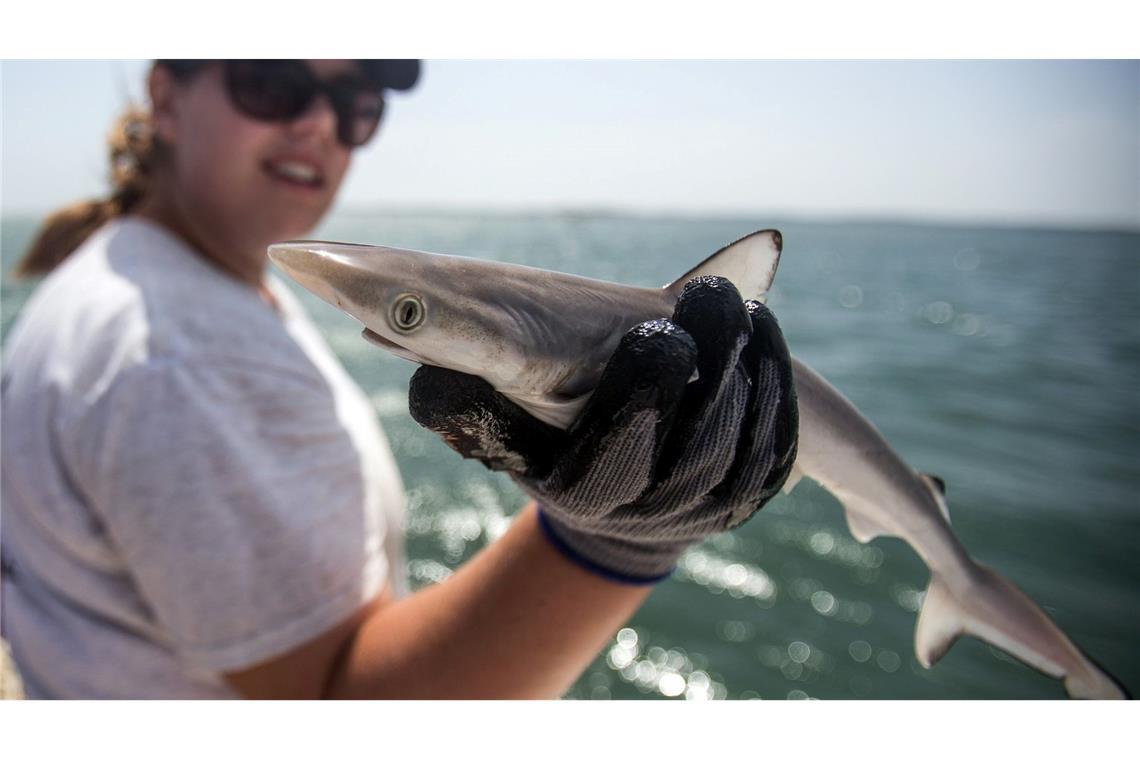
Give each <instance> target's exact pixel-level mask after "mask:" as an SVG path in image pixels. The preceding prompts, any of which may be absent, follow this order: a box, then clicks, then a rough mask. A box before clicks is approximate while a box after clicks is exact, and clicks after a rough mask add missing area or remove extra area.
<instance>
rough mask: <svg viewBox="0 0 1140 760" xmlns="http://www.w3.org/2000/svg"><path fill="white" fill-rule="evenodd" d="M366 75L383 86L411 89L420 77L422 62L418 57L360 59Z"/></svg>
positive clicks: (394, 88)
mask: <svg viewBox="0 0 1140 760" xmlns="http://www.w3.org/2000/svg"><path fill="white" fill-rule="evenodd" d="M360 68H361V69H363V70H364V76H366V77H368V78H369V79H371V80H372V81H373V82H376V83H377V84H379V85H380V86H381V87H387V88H389V89H392V90H410V89H412V87H414V86H415V84H416V82H417V81H418V80H419V78H420V62H419V60H418V59H416V58H392V59H388V60H384V59H380V58H369V59H366V60H361V61H360Z"/></svg>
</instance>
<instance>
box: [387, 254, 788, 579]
mask: <svg viewBox="0 0 1140 760" xmlns="http://www.w3.org/2000/svg"><path fill="white" fill-rule="evenodd" d="M694 369H696V370H697V379H696V380H693V381H692V382H690V380H691V378H692V377H693V374H694ZM409 406H410V409H411V413H412V416H413V417H414V418H415V419H416V421H417V422H419V423H420V424H421V425H423V426H424V427H426V428H428V429H430V430H433V431H435V432H436V433H438V434H440V435H441V436H442V437H443V438H444V439H445V440H446V441H447V443H448V444H449V445H450V446H451V447H452V448H453V449H455V450H456V451H458V452H459V453H460V454H462V455H463V456H465V457H469V458H477V459H480V460H481V461H482V462H483V463H484V464H486V465H487V466H488V467H490V468H491V469H497V470H506V471H508V472H509V473H510V475H511V477H512V478H513V479H514V481H515V482H516V483H518V485H519V487H521V488H522V490H523V491H525V492H526V493H528V494H530V495H531V496H533V497H534V498H535V500H536V501H537V502H538V504H539V510H540V519H541V521H542V525H543V528H544V530H545V532H546V535H547V537H548V538H550V540H551V541H552V542H553V543H554V544H555V545H556V546H558V547H559V548H560V549H561V550H562V551H563V552H564V553H566V554H567V555H568V556H570V557H571V558H572V559H574V560H576V561H577V562H578V563H579V564H581V565H583V566H585V567H587V568H589V569H591V570H593V571H594V572H596V573H599V574H601V575H604V576H606V577H609V578H612V579H616V580H621V581H626V582H654V581H657V580H660V579H661V578H664V577H666V576H667V575H668V574H669V573H670V572H671V571H672V568H673V567H674V565H675V564H676V562H677V560H678V558H679V557H680V555H681V553H682V552H683V551H684V550H685V549H686V547H688V546H690V545H691V544H693V543H695V542H697V541H700V540H701V539H702V538H704V537H705V536H708V535H710V534H712V533H716V532H719V531H723V530H727V529H729V528H733V527H736V526H737V525H739V524H740V523H742V522H744V521H745V520H746V519H748V518H749V517H750V516H751V515H752V514H754V513H755V512H756V511H757V510H758V509H760V507H762V506H763V505H764V504H765V502H767V501H768V499H770V498H771V497H772V496H774V495H775V494H776V493H777V492H779V490H780V488H781V487H782V486H783V483H784V481H785V480H786V479H787V477H788V474H789V472H790V470H791V467H792V464H793V463H794V462H795V458H796V439H797V431H798V415H797V409H796V397H795V389H794V386H793V383H792V368H791V361H790V357H789V355H788V349H787V346H786V345H785V344H784V339H783V335H782V333H781V332H780V328H779V325H778V324H777V322H776V318H775V317H774V316H773V315H772V313H771V312H770V311H768V309H767V308H766V307H765V306H764V305H762V304H760V303H758V302H756V301H748V302H747V303H744V302H742V301H741V298H740V294H739V293H738V292H737V290H736V288H735V286H733V284H732V283H731V282H729V281H728V280H726V279H724V278H720V277H701V278H698V279H695V280H693V281H691V282H689V283H688V284H687V285H686V286H685V289H684V291H683V292H682V294H681V297H680V299H679V300H678V302H677V306H676V308H675V310H674V312H673V317H672V319H671V320H666V319H656V320H652V321H649V322H643V323H642V324H640V325H637V326H636V327H634V328H633V329H631V330H630V331H629V332H628V333H627V334H626V335H625V336H624V338H623V339H622V341H621V344H620V345H619V346H618V349H617V350H616V351H615V352H614V354H613V356H612V358H611V359H610V361H609V363H608V364H607V366H606V369H605V372H604V374H603V375H602V378H601V380H600V381H599V383H598V386H597V388H596V390H595V391H594V394H593V396H592V397H591V398H590V400H589V402H588V403H587V405H586V407H585V408H584V409H583V411H582V414H581V416H580V417H579V418H578V420H577V421H576V422H575V423H574V424H573V425H572V426H571V427H570V429H569V430H565V431H563V430H559V429H557V428H554V427H551V426H549V425H547V424H545V423H543V422H540V421H539V420H537V419H535V418H534V417H531V416H530V415H529V414H527V413H526V412H525V411H523V410H522V409H521V408H520V407H518V406H516V405H515V404H514V403H512V402H511V401H510V400H509V399H507V398H506V397H504V396H502V395H500V394H498V393H496V392H495V391H494V389H492V388H491V386H490V385H489V384H488V383H487V382H486V381H484V380H482V379H481V378H478V377H473V376H471V375H466V374H463V373H459V372H454V371H452V370H445V369H440V368H437V367H427V366H425V367H421V368H420V369H419V370H417V371H416V373H415V375H414V376H413V377H412V382H411V387H410V394H409Z"/></svg>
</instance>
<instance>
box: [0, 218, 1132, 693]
mask: <svg viewBox="0 0 1140 760" xmlns="http://www.w3.org/2000/svg"><path fill="white" fill-rule="evenodd" d="M33 224H34V220H28V219H20V218H6V219H4V220H3V226H2V229H0V232H2V245H3V249H2V253H3V266H4V271H5V273H6V272H7V271H8V269H9V268H10V266H11V264H12V262H14V261H15V259H16V258H17V257H18V256H19V254H20V252H21V251H22V249H23V247H24V245H25V244H26V241H27V240H28V238H29V236H30V235H31V233H32V231H33ZM761 227H777V228H779V229H780V230H781V231H782V232H783V235H784V241H785V251H784V256H783V260H782V263H781V265H780V271H779V274H778V276H777V278H776V285H775V287H774V289H773V292H772V294H771V297H770V300H769V305H770V306H771V307H772V308H773V310H774V311H775V312H776V314H777V316H778V317H779V319H780V323H781V325H782V326H783V329H784V332H785V334H786V336H787V339H788V343H789V345H790V346H791V348H792V351H793V353H795V354H797V355H798V356H800V357H801V358H802V359H804V360H805V361H807V362H808V363H809V364H810V365H812V366H813V367H815V368H816V369H817V370H819V371H820V372H821V373H822V374H823V375H824V376H825V377H827V378H828V379H829V380H830V381H831V382H832V383H833V384H834V385H836V386H837V387H838V388H839V389H840V390H841V391H842V392H843V393H844V394H845V395H847V396H848V398H850V399H851V400H852V401H853V402H854V403H855V404H856V406H858V407H859V408H860V409H861V410H862V411H863V412H864V413H865V414H866V415H867V416H868V417H869V418H870V419H871V420H872V421H873V422H874V423H875V424H876V425H877V426H878V427H879V428H880V430H882V432H883V433H884V434H885V435H886V437H887V439H888V440H889V441H891V442H892V444H893V445H894V446H895V447H896V448H897V449H898V450H899V451H900V452H901V453H902V454H903V456H904V458H905V459H907V461H909V462H910V463H911V464H912V465H913V466H915V467H916V468H918V469H920V470H923V471H927V472H932V473H935V474H937V475H940V476H941V477H943V478H944V479H945V480H946V482H947V484H948V498H949V503H950V512H951V517H952V520H953V526H954V530H955V532H956V533H957V534H958V536H959V537H960V538H961V539H962V541H963V543H964V544H965V546H966V547H967V549H968V550H969V551H970V552H971V554H973V555H974V556H975V557H976V558H977V559H979V560H980V561H982V562H984V563H986V564H988V565H990V566H992V567H994V568H996V569H998V570H999V571H1000V572H1002V573H1003V574H1005V575H1006V576H1008V577H1009V578H1010V579H1011V580H1013V581H1014V582H1015V583H1017V584H1018V585H1019V586H1021V587H1022V588H1023V589H1024V590H1025V591H1026V592H1027V593H1028V594H1029V595H1030V596H1031V597H1032V598H1033V599H1035V600H1036V601H1037V602H1038V603H1040V604H1041V605H1042V606H1043V607H1044V608H1045V610H1046V611H1047V612H1048V613H1049V614H1050V615H1051V616H1052V617H1053V618H1054V619H1055V620H1057V622H1058V623H1059V624H1060V625H1061V627H1062V628H1063V629H1064V630H1065V631H1067V632H1068V633H1069V635H1070V636H1071V637H1072V638H1073V639H1074V641H1076V642H1077V643H1078V644H1079V645H1080V646H1081V647H1083V648H1084V649H1085V650H1086V651H1088V652H1089V653H1090V654H1091V655H1092V656H1093V657H1094V658H1095V659H1096V660H1098V661H1099V662H1101V663H1102V664H1104V665H1105V666H1106V667H1108V668H1109V669H1110V670H1112V671H1113V672H1114V673H1115V674H1116V675H1117V676H1118V677H1119V678H1121V680H1123V681H1124V682H1125V684H1127V685H1128V686H1129V687H1130V688H1131V689H1132V691H1133V692H1136V691H1138V690H1140V646H1138V645H1140V615H1138V614H1137V611H1138V610H1140V560H1138V559H1137V557H1136V554H1135V548H1134V547H1135V545H1136V544H1137V542H1138V541H1140V509H1138V508H1137V503H1136V496H1135V494H1136V493H1137V491H1138V490H1140V467H1138V466H1137V454H1138V453H1140V446H1138V444H1140V413H1138V411H1137V400H1136V398H1137V397H1136V394H1137V389H1138V388H1140V235H1138V234H1134V233H1120V232H1077V231H1056V230H1023V229H969V228H961V227H933V226H922V225H889V224H840V223H830V224H822V223H806V222H802V221H787V220H781V219H769V218H755V219H659V218H648V217H645V218H636V217H618V216H612V217H610V216H601V215H594V216H591V215H544V216H486V215H455V214H451V215H444V214H434V215H433V214H380V213H377V214H362V213H356V214H352V213H341V214H339V215H338V216H335V217H333V218H332V219H330V221H329V222H328V223H327V224H326V225H325V226H324V227H323V228H322V229H321V230H319V231H318V232H317V233H316V235H315V236H319V237H325V238H331V239H337V240H345V241H352V242H360V243H383V244H387V245H395V246H400V247H406V248H416V249H420V250H429V251H436V252H440V253H453V254H461V255H467V256H476V257H484V258H488V259H497V260H502V261H510V262H517V263H524V264H529V265H533V266H539V267H547V268H552V269H559V270H562V271H566V272H572V273H575V274H580V275H585V276H590V277H596V278H601V279H608V280H614V281H618V282H623V283H628V284H634V285H646V286H648V285H661V284H664V283H665V282H668V281H670V280H672V279H674V278H675V277H677V276H678V275H680V274H681V273H682V272H684V271H686V270H687V269H688V268H689V267H691V266H692V265H693V264H695V263H696V262H697V261H699V260H700V259H702V258H703V257H705V256H707V255H708V254H709V253H711V252H712V251H714V250H716V249H718V248H720V247H721V246H723V245H724V244H725V243H727V242H729V241H731V240H734V239H736V238H738V237H740V236H742V235H744V234H746V233H748V232H751V231H752V230H754V229H758V228H761ZM31 287H32V285H28V284H19V283H13V282H12V281H11V280H10V279H9V278H7V277H5V279H4V280H3V292H2V302H0V309H2V315H3V325H2V329H3V333H4V334H7V331H8V329H9V327H10V325H11V322H12V319H13V318H14V317H15V315H16V314H17V312H18V311H19V308H20V307H21V305H22V304H23V302H24V300H25V299H26V297H27V293H28V292H29V290H30V288H31ZM297 290H298V292H299V293H300V296H301V298H302V300H303V302H304V303H305V304H306V306H307V307H308V308H309V309H310V311H311V313H312V314H313V316H314V318H315V320H316V322H317V324H318V325H319V327H320V328H321V329H322V331H323V332H324V334H325V336H326V337H327V339H328V340H329V342H330V344H331V345H332V347H333V349H334V350H335V351H336V353H337V354H338V355H339V356H340V358H341V360H342V361H343V362H344V364H345V366H346V367H347V368H348V371H349V372H350V373H351V374H352V375H353V376H354V377H355V378H356V380H357V381H358V382H359V383H360V384H361V385H362V386H363V387H364V389H365V390H366V391H367V392H368V393H369V394H370V395H371V397H372V399H373V401H374V404H375V408H376V413H377V414H378V415H379V417H380V419H381V421H382V423H383V425H384V428H385V430H386V431H387V433H388V435H389V437H390V438H391V441H392V446H393V450H394V452H395V455H396V458H397V460H398V461H399V464H400V468H401V470H402V473H403V476H404V481H405V484H406V486H407V489H408V506H409V512H408V545H409V555H410V558H411V561H410V564H409V572H410V573H411V577H412V582H413V586H417V587H418V586H423V585H426V584H429V583H433V582H436V581H438V580H440V579H441V578H444V577H446V576H447V575H448V574H449V573H450V572H451V571H452V569H453V568H455V567H456V566H457V565H459V564H460V563H461V562H463V561H464V560H465V559H466V558H468V557H470V556H471V555H472V554H473V553H474V552H475V551H477V550H478V549H479V548H480V547H482V546H483V545H484V544H485V543H486V542H487V541H488V540H489V539H491V538H493V537H494V536H497V535H499V534H500V533H501V532H502V531H503V530H504V529H505V526H506V524H507V523H508V521H509V517H510V515H512V514H513V513H514V512H515V511H516V510H517V509H518V508H519V507H520V506H521V505H522V503H523V497H522V496H521V495H520V493H519V492H518V491H517V490H516V489H515V488H514V487H513V486H512V484H511V483H510V481H509V480H508V479H507V478H506V477H505V476H502V475H499V474H495V473H491V472H488V471H486V470H485V469H483V467H482V466H480V465H478V464H477V463H473V462H467V461H464V460H461V459H460V458H459V457H458V455H456V454H454V453H453V452H452V451H451V450H450V449H448V448H447V447H446V446H445V445H444V444H443V443H441V442H440V441H439V440H437V439H436V438H435V437H434V436H433V435H432V434H430V433H427V432H426V431H424V430H422V429H421V428H419V427H418V426H417V425H416V424H415V423H414V422H413V421H412V420H411V418H410V417H409V416H408V413H407V383H408V378H409V377H410V375H411V373H412V371H413V370H414V365H411V364H409V363H407V362H404V361H403V360H400V359H397V358H395V357H392V356H389V355H388V354H386V353H384V352H382V351H379V350H377V349H375V348H374V347H372V346H370V345H369V344H367V343H365V342H364V341H363V340H362V339H361V338H360V337H359V329H360V328H359V325H357V324H356V323H355V322H354V321H353V320H351V319H350V318H348V317H346V316H344V315H342V314H341V313H339V312H337V311H336V310H335V309H333V308H332V307H330V306H327V305H326V304H324V303H323V302H320V301H318V300H317V299H315V298H314V297H312V296H310V295H309V294H308V293H306V292H303V291H300V289H299V288H298V289H297ZM927 575H928V574H927V571H926V569H925V566H924V565H923V564H922V563H921V562H920V561H919V560H918V558H917V557H916V556H915V554H914V553H913V552H912V551H911V550H910V549H909V548H908V547H907V546H906V545H905V544H903V543H902V542H900V541H898V540H895V539H878V540H876V541H874V542H872V543H871V544H869V545H861V544H858V543H856V542H855V541H854V540H853V539H852V538H851V536H850V535H849V534H848V532H847V530H846V526H845V524H844V521H843V517H842V512H841V510H840V508H839V505H838V503H837V502H836V501H835V500H834V499H833V498H831V496H830V495H829V494H827V493H826V492H825V491H823V490H822V489H821V488H819V487H817V486H816V485H815V484H813V483H809V482H805V483H803V484H802V485H800V486H799V487H798V488H797V489H796V491H795V492H794V493H793V494H791V495H788V496H779V497H777V498H775V499H774V500H773V501H771V502H770V503H769V504H768V505H767V506H766V507H765V508H764V509H763V511H762V512H761V513H760V514H759V515H757V516H756V517H755V518H754V519H752V520H751V521H749V522H748V523H746V524H745V525H744V526H742V527H741V528H740V529H739V530H737V531H735V532H733V533H731V534H728V535H724V536H719V537H716V538H713V539H710V540H708V541H706V542H705V543H704V544H702V545H700V546H699V547H696V548H694V549H693V550H691V551H690V552H689V553H688V554H687V555H686V557H685V558H684V561H683V562H682V564H681V566H680V567H679V569H678V571H677V572H676V573H675V575H674V577H673V578H672V579H671V580H669V581H667V582H666V583H664V584H662V585H661V586H659V587H658V588H657V589H656V590H655V591H654V592H653V594H652V595H651V596H650V598H649V601H648V602H647V603H646V604H645V605H644V607H642V609H641V610H640V611H639V612H638V613H637V614H636V615H635V616H634V618H633V619H632V620H631V621H630V622H629V625H628V627H627V628H625V629H623V630H622V631H621V632H620V633H619V634H618V635H617V636H616V637H615V638H614V640H613V641H612V642H610V644H609V645H608V646H607V647H606V649H605V650H604V651H603V652H602V654H601V655H600V656H599V657H598V659H597V660H596V661H595V662H594V663H593V664H592V665H591V667H590V668H589V669H588V671H587V672H586V673H585V674H584V675H583V676H582V678H581V679H580V680H579V681H578V683H577V684H576V685H575V686H574V688H573V689H572V690H571V692H570V695H569V696H570V697H572V698H580V699H591V698H593V699H598V698H601V699H604V698H645V697H657V698H666V697H669V698H690V699H702V698H730V699H737V698H749V697H762V698H766V699H767V698H774V699H784V698H805V697H814V698H823V699H836V698H839V699H850V698H894V699H898V698H981V699H990V698H1027V699H1036V698H1059V697H1061V696H1063V691H1062V689H1061V687H1060V685H1059V684H1058V683H1057V682H1055V681H1053V680H1052V679H1049V678H1046V677H1044V676H1041V675H1039V674H1037V673H1036V672H1034V671H1032V670H1031V669H1029V668H1027V667H1025V666H1024V665H1021V664H1020V663H1018V662H1016V661H1014V660H1012V659H1011V658H1010V657H1008V656H1006V655H1005V654H1003V653H1001V652H998V651H997V650H995V649H993V648H991V647H989V646H987V645H985V644H983V643H981V642H978V641H976V640H973V639H963V640H961V641H959V642H958V643H957V644H955V645H954V647H953V648H952V649H951V650H950V652H949V653H948V654H947V655H946V657H945V658H944V659H943V660H942V662H940V663H939V664H938V665H937V666H935V668H934V669H932V670H930V671H927V670H924V669H922V668H921V667H920V666H919V665H918V663H917V662H916V660H915V658H914V647H913V634H914V625H915V619H916V613H917V610H918V608H919V605H920V604H921V600H922V594H923V590H924V588H925V586H926V582H927Z"/></svg>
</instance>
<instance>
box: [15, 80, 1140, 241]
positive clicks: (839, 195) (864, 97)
mask: <svg viewBox="0 0 1140 760" xmlns="http://www.w3.org/2000/svg"><path fill="white" fill-rule="evenodd" d="M148 65H149V64H148V62H147V61H141V60H134V61H105V60H104V61H5V62H4V63H3V64H2V69H0V87H2V95H0V98H2V99H0V109H2V111H3V121H2V130H3V131H2V138H0V139H2V150H3V152H2V154H0V170H2V184H0V209H2V211H3V213H43V212H45V211H48V210H51V209H53V208H55V207H58V206H61V205H64V204H66V203H69V202H71V201H72V200H76V199H79V198H82V197H89V196H94V195H98V194H101V193H102V192H103V190H104V188H105V185H104V179H103V178H104V175H105V172H106V165H105V161H106V158H105V155H104V147H103V140H104V135H105V133H106V130H107V128H108V126H109V125H110V123H111V121H112V119H113V118H114V116H115V114H116V113H117V112H118V111H119V110H121V109H122V107H123V106H124V105H126V104H127V103H128V102H129V101H130V100H131V99H134V100H135V101H141V100H142V82H143V77H144V75H145V72H146V69H147V66H148ZM338 208H341V209H420V208H431V209H441V208H442V209H460V210H490V211H505V210H538V211H545V210H560V209H574V210H603V209H604V210H612V211H618V212H634V213H653V214H686V215H688V214H714V215H735V214H748V215H755V214H766V215H779V216H783V217H786V216H797V217H803V218H811V219H830V218H844V219H849V218H867V219H901V220H914V221H934V222H951V223H967V224H968V223H984V224H1029V225H1043V226H1050V227H1057V226H1062V227H1064V226H1074V227H1112V228H1127V229H1140V62H1137V61H1072V60H1066V61H847V62H844V61H782V62H781V61H628V60H621V61H617V60H584V61H583V60H577V61H559V60H537V61H535V60H508V61H502V60H500V61H494V60H427V61H425V64H424V73H423V76H422V78H421V81H420V84H419V85H418V87H417V88H416V89H415V90H413V91H412V92H411V93H408V94H402V93H400V94H394V95H393V96H392V97H391V99H390V106H389V109H388V111H387V114H386V116H385V123H384V124H383V125H382V127H381V131H380V134H379V137H378V139H377V140H376V141H374V142H373V143H372V144H370V145H369V146H367V147H365V148H362V149H360V150H358V151H357V153H356V155H355V157H354V163H353V167H352V169H351V171H350V174H349V176H348V179H347V180H346V184H345V186H344V187H343V189H342V192H341V195H340V198H339V200H338Z"/></svg>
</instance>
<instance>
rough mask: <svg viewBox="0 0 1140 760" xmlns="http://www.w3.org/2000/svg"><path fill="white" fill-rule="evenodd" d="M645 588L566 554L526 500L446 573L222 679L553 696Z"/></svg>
mask: <svg viewBox="0 0 1140 760" xmlns="http://www.w3.org/2000/svg"><path fill="white" fill-rule="evenodd" d="M650 588H651V587H650V586H633V585H626V584H620V583H615V582H613V581H608V580H605V579H603V578H601V577H599V576H597V575H595V574H593V573H590V572H587V571H586V570H583V569H582V568H580V567H578V566H577V565H576V564H574V563H573V562H571V561H570V560H568V559H566V558H565V557H563V556H562V554H560V553H559V551H558V550H557V549H555V548H554V547H553V546H552V545H551V543H550V541H548V540H547V539H546V537H544V536H543V535H542V531H541V528H540V527H539V524H538V519H537V512H536V509H535V506H534V504H530V505H529V506H527V507H526V508H525V509H524V510H523V511H522V512H521V513H520V514H519V516H518V517H517V518H516V519H515V521H514V523H513V524H512V525H511V527H510V529H509V530H508V531H507V532H506V533H505V534H504V535H503V536H502V537H501V538H499V540H497V541H495V542H494V543H493V544H491V545H490V546H488V547H486V548H485V549H483V550H482V551H481V552H479V554H477V555H476V556H475V557H473V558H472V559H471V560H470V561H469V562H467V563H465V564H464V565H463V567H461V568H460V569H459V570H457V571H456V573H455V574H454V575H452V576H451V577H449V578H447V579H446V580H444V581H442V582H440V583H438V584H436V585H434V586H429V587H428V588H425V589H422V590H421V591H419V592H417V593H415V594H412V595H411V596H409V597H407V598H405V599H400V600H396V601H392V600H391V599H390V598H389V599H383V598H382V599H380V600H377V601H376V602H375V603H373V604H371V605H369V606H368V607H367V608H366V609H364V610H362V611H361V612H360V613H359V614H358V615H356V616H354V617H353V618H352V619H350V620H348V621H345V623H343V624H342V625H340V626H338V627H336V628H334V629H332V630H331V631H329V632H327V633H326V634H324V635H322V636H321V637H319V638H318V639H316V640H314V641H312V642H310V643H309V644H307V645H305V646H303V647H300V648H299V649H296V650H294V651H292V652H290V653H288V654H285V655H283V656H281V657H278V658H276V659H274V660H271V661H269V662H266V663H263V664H261V665H257V666H255V667H253V668H250V669H248V670H244V671H241V672H237V673H230V674H228V675H227V681H228V682H229V683H230V684H231V685H232V686H233V687H234V688H235V689H237V691H238V692H240V693H241V694H243V695H244V696H247V697H261V698H301V699H312V698H318V697H328V698H362V699H385V698H393V699H437V698H438V699H473V698H502V699H521V698H556V697H558V696H560V695H561V694H562V693H563V692H565V691H566V690H567V689H568V688H569V687H570V686H571V685H572V684H573V682H574V680H575V679H576V678H577V677H578V676H579V675H580V674H581V673H582V671H583V670H585V668H586V667H587V666H588V665H589V664H590V662H591V661H592V660H593V659H594V657H596V656H597V654H598V652H599V651H601V649H602V647H603V646H605V643H606V641H607V640H608V639H609V637H610V636H612V635H613V634H614V632H615V631H616V630H617V629H618V628H619V627H620V626H621V624H622V623H624V622H625V621H626V620H628V619H629V618H630V616H632V615H633V613H634V611H635V610H636V609H637V608H638V607H639V606H640V605H641V603H642V602H643V601H644V600H645V598H646V596H648V594H649V591H650Z"/></svg>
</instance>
